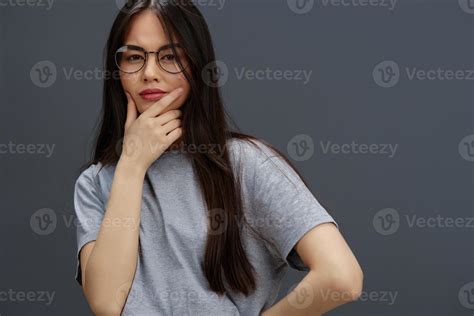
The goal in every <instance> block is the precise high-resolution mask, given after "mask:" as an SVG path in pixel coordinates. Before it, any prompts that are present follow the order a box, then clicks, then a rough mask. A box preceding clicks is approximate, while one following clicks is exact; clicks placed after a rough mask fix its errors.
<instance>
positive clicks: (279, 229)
mask: <svg viewBox="0 0 474 316" xmlns="http://www.w3.org/2000/svg"><path fill="white" fill-rule="evenodd" d="M262 148H264V149H265V150H264V151H263V152H262V154H259V155H258V156H257V158H256V159H255V160H256V164H255V165H254V168H255V170H254V177H253V201H252V212H251V213H252V214H253V215H252V218H251V219H252V220H254V221H255V222H254V225H253V226H254V227H256V228H257V230H258V231H259V233H261V234H262V235H263V236H264V237H265V239H268V240H269V241H270V242H271V243H272V244H273V247H274V248H275V250H276V253H277V254H278V256H279V257H280V258H281V259H282V260H283V261H284V262H285V263H287V264H288V265H289V266H291V267H292V268H294V269H296V270H300V271H309V268H308V267H307V266H306V265H305V264H304V263H303V262H302V260H301V258H300V257H299V256H298V254H297V252H296V251H295V250H294V246H295V245H296V243H297V242H298V241H299V240H300V239H301V238H302V237H303V235H304V234H306V233H307V232H308V231H310V230H311V229H312V228H314V227H316V226H317V225H320V224H322V223H333V224H334V225H335V226H336V227H337V228H338V229H339V225H338V224H337V222H336V221H335V220H334V218H333V217H332V216H331V215H330V214H329V213H328V212H327V211H326V209H325V208H324V207H323V206H321V204H320V203H319V201H318V200H317V199H316V197H315V196H314V195H313V193H312V192H311V191H310V190H309V189H308V187H306V185H305V184H304V182H303V181H302V180H301V178H300V177H299V175H298V174H297V173H296V172H295V171H294V170H293V168H292V167H291V166H290V165H289V164H288V163H287V162H286V161H285V160H284V158H282V157H280V156H278V155H276V154H275V153H274V152H273V151H271V152H270V149H269V148H268V147H262Z"/></svg>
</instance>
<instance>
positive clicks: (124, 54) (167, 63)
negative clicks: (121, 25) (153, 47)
mask: <svg viewBox="0 0 474 316" xmlns="http://www.w3.org/2000/svg"><path fill="white" fill-rule="evenodd" d="M173 48H174V51H175V52H176V53H175V52H173ZM153 53H154V54H156V63H157V64H158V66H160V68H161V69H163V70H164V71H166V72H168V73H171V74H177V73H180V72H182V71H184V69H186V68H187V66H188V65H187V63H186V53H185V51H184V49H183V47H182V46H181V45H180V44H168V45H165V46H163V47H161V48H160V49H159V50H158V51H157V52H147V51H145V49H144V48H143V47H140V46H135V45H124V46H122V47H120V48H119V49H117V51H116V52H115V63H116V64H117V67H118V68H119V70H120V71H123V72H125V73H129V74H131V73H135V72H138V71H140V70H141V69H142V68H143V67H144V66H145V64H146V62H147V60H148V55H149V54H153ZM178 60H179V61H180V62H181V65H180V63H179V62H178Z"/></svg>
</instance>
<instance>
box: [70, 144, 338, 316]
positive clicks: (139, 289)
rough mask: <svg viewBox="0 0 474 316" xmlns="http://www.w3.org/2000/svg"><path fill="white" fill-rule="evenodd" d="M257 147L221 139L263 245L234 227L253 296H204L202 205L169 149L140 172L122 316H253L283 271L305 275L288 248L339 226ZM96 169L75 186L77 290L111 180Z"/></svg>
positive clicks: (272, 297)
mask: <svg viewBox="0 0 474 316" xmlns="http://www.w3.org/2000/svg"><path fill="white" fill-rule="evenodd" d="M257 144H258V146H259V148H260V150H258V149H257V148H255V147H254V146H252V145H251V144H249V143H248V142H247V141H244V140H240V139H231V140H230V141H229V153H230V159H231V163H232V165H233V170H234V174H235V175H236V177H237V176H238V177H240V181H241V185H242V197H243V205H244V210H243V211H244V214H245V217H246V218H247V222H248V223H249V224H250V225H252V227H253V228H254V229H256V230H257V231H258V232H259V233H260V234H262V235H263V236H264V237H265V238H266V239H268V240H269V241H271V243H267V242H265V241H263V240H262V239H260V238H258V237H255V234H254V233H250V229H249V228H248V227H247V226H246V225H242V226H241V227H242V228H243V231H242V243H243V247H244V249H245V251H246V254H247V256H248V258H249V260H250V262H251V264H252V265H253V267H254V268H255V270H256V272H257V273H256V283H257V290H256V291H255V292H254V293H253V294H252V295H250V296H248V297H245V296H244V295H243V294H241V293H235V292H232V291H231V290H228V292H227V294H226V295H224V296H222V297H219V296H218V295H217V294H216V293H214V292H212V291H211V290H210V288H209V286H208V283H207V279H206V278H205V276H204V274H203V272H202V269H201V262H203V261H204V252H205V245H206V236H207V225H208V224H207V220H208V217H207V209H206V208H205V201H204V200H203V198H202V195H201V193H200V190H199V187H198V185H199V182H198V179H197V175H196V174H195V172H194V170H193V168H192V165H191V162H190V160H189V158H187V157H186V156H185V154H184V153H182V152H180V151H169V152H165V153H164V154H163V155H162V156H160V158H159V159H157V160H156V161H155V162H153V164H152V165H151V166H150V168H149V169H148V170H147V172H146V176H145V181H144V184H143V197H142V204H141V222H140V239H139V240H140V243H139V257H138V265H137V269H136V273H135V278H134V281H133V283H132V287H131V290H130V294H129V296H128V299H127V301H126V304H125V307H124V310H123V313H122V315H133V316H139V315H144V316H145V315H150V316H155V315H206V316H208V315H245V316H247V315H249V316H253V315H259V314H260V312H261V311H262V310H265V309H268V308H270V307H271V306H272V305H273V304H274V303H276V297H277V295H278V291H279V288H280V285H281V280H282V278H283V277H284V275H285V273H286V272H287V269H288V266H291V267H293V268H295V269H297V270H300V271H308V270H309V269H308V268H307V267H306V266H305V265H304V264H303V262H302V261H301V259H300V258H299V256H298V254H297V253H296V252H295V251H294V249H293V247H294V245H295V244H296V243H297V242H298V240H299V239H300V238H301V237H302V236H303V235H304V234H305V233H306V232H308V231H309V230H310V229H312V228H313V227H315V226H316V225H319V224H321V223H326V222H332V223H334V224H335V225H336V227H337V228H339V226H338V224H337V223H336V222H335V220H334V219H333V217H332V216H331V215H329V214H328V212H327V211H326V210H325V209H324V208H323V207H322V206H321V205H320V204H319V202H318V201H317V200H316V198H315V197H314V195H313V194H312V193H311V192H310V191H309V190H308V189H307V187H306V186H305V185H304V183H303V182H302V180H301V179H300V178H299V177H298V175H297V174H296V173H295V172H294V171H293V170H292V169H291V167H290V166H288V164H287V163H286V162H285V161H284V160H283V159H282V158H281V157H278V156H275V155H274V153H273V152H272V151H271V149H270V148H269V147H268V146H267V145H265V144H263V143H262V142H261V141H258V142H257ZM100 167H101V164H100V163H98V164H94V165H91V166H90V167H89V168H88V169H86V170H84V171H83V173H81V175H80V176H79V177H78V179H77V181H76V183H75V192H74V207H75V212H76V215H77V218H78V225H77V244H78V248H77V254H78V262H77V270H76V280H77V281H78V282H79V284H81V270H80V262H79V251H80V249H81V248H82V246H84V245H85V244H86V243H88V242H90V241H92V240H95V239H96V238H97V234H98V232H99V229H100V225H101V222H102V218H103V215H104V212H105V206H106V205H107V200H108V197H109V194H110V189H111V185H112V180H113V176H114V170H115V165H113V166H110V165H109V166H105V167H103V168H102V170H100V172H98V171H99V169H100ZM110 224H111V225H112V224H113V223H110ZM226 288H227V289H228V288H229V287H226Z"/></svg>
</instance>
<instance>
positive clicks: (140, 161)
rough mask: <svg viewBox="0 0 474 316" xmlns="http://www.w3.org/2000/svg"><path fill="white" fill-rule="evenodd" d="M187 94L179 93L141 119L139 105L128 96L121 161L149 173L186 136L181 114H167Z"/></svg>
mask: <svg viewBox="0 0 474 316" xmlns="http://www.w3.org/2000/svg"><path fill="white" fill-rule="evenodd" d="M182 93H183V90H182V88H178V89H175V90H173V91H171V92H170V93H169V94H167V95H165V96H164V97H162V98H161V99H160V100H158V101H156V102H155V103H154V104H153V105H151V106H150V107H149V108H148V109H147V110H146V111H144V112H143V113H142V114H141V115H138V111H137V107H136V105H135V101H134V100H133V99H132V97H131V95H130V94H129V93H128V92H126V95H127V101H128V104H127V119H126V122H125V133H124V138H123V147H122V153H121V155H120V160H125V161H127V162H128V163H133V164H135V165H136V166H137V167H139V168H144V169H143V170H147V169H148V167H150V165H151V164H152V163H153V162H154V161H155V160H156V159H158V158H159V157H160V156H161V154H162V153H163V152H164V151H165V150H166V149H167V148H168V147H170V145H171V144H173V143H174V142H175V141H176V140H177V139H179V137H180V136H181V135H182V128H181V120H180V119H179V117H181V115H182V113H181V111H180V110H170V111H166V112H165V111H164V110H165V109H166V108H167V107H168V106H169V105H170V104H171V103H173V101H175V100H176V99H177V98H178V97H179V96H180V95H181V94H182Z"/></svg>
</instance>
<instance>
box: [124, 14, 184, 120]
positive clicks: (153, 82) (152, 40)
mask: <svg viewBox="0 0 474 316" xmlns="http://www.w3.org/2000/svg"><path fill="white" fill-rule="evenodd" d="M173 42H174V43H177V41H176V40H174V41H173ZM166 44H169V42H168V40H167V39H166V35H165V32H164V30H163V27H162V25H161V22H160V20H159V19H158V17H157V16H156V14H155V13H154V12H153V11H151V10H145V11H142V12H140V13H139V14H137V15H136V16H134V17H133V18H132V20H131V21H130V25H129V29H128V32H127V33H126V34H125V38H124V45H136V46H140V47H143V48H144V49H145V50H146V51H158V50H159V49H160V47H162V46H163V45H166ZM156 58H158V56H157V54H149V55H148V60H147V62H146V64H145V66H144V67H143V68H142V69H141V70H140V71H138V72H136V73H132V74H128V73H123V72H121V73H120V82H121V83H122V87H123V89H124V90H125V91H126V92H128V93H130V95H131V96H132V98H133V100H134V101H135V104H136V107H137V110H138V112H139V113H143V112H144V111H146V110H147V109H148V108H149V107H150V106H151V105H152V104H154V103H156V102H157V100H156V99H154V100H150V97H149V96H148V97H145V96H142V95H140V93H141V92H142V91H143V90H145V89H160V90H163V91H164V92H166V93H170V92H171V91H173V90H175V89H176V88H179V87H182V88H183V89H184V93H183V94H182V95H181V96H180V97H178V98H177V99H176V100H175V101H174V102H173V103H172V104H171V105H169V106H168V107H167V108H166V111H168V110H173V109H177V108H180V107H181V106H182V105H183V103H184V102H185V101H186V99H187V97H188V95H189V93H190V85H189V82H188V81H187V79H186V77H185V76H184V74H183V72H180V73H177V74H172V73H169V72H166V71H165V70H163V69H162V68H161V67H160V66H159V65H158V64H157V60H156Z"/></svg>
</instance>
